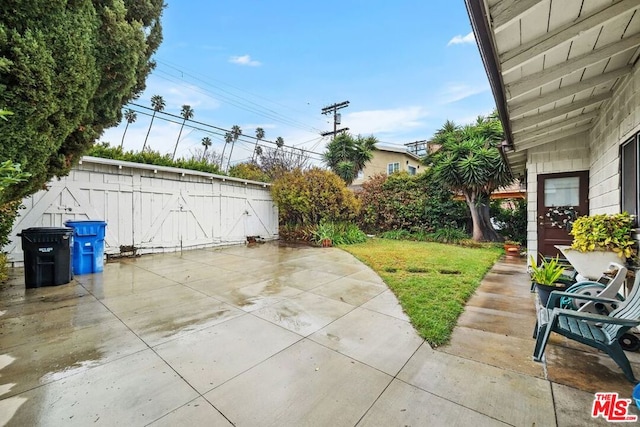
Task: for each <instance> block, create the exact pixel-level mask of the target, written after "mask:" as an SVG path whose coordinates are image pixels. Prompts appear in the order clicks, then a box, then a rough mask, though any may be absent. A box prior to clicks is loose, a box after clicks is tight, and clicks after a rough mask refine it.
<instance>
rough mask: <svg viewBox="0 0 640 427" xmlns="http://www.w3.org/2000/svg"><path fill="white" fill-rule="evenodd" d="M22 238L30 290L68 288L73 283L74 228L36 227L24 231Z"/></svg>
mask: <svg viewBox="0 0 640 427" xmlns="http://www.w3.org/2000/svg"><path fill="white" fill-rule="evenodd" d="M19 236H20V237H22V251H23V252H24V282H25V286H26V287H27V288H39V287H41V286H56V285H64V284H65V283H69V282H70V281H71V279H73V272H72V270H71V248H72V247H73V243H72V241H73V229H72V228H67V227H32V228H27V229H26V230H22V232H21V233H20V234H19Z"/></svg>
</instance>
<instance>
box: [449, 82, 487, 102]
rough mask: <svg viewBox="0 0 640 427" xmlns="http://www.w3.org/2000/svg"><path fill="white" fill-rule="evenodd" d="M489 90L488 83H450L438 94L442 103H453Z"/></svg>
mask: <svg viewBox="0 0 640 427" xmlns="http://www.w3.org/2000/svg"><path fill="white" fill-rule="evenodd" d="M487 90H489V87H488V86H487V84H486V83H483V84H481V85H469V84H466V83H450V84H448V85H447V86H446V87H445V88H444V90H442V91H441V92H440V94H439V95H438V98H439V101H440V103H441V104H451V103H453V102H458V101H460V100H463V99H465V98H468V97H470V96H473V95H477V94H479V93H482V92H485V91H487Z"/></svg>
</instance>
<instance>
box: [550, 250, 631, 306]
mask: <svg viewBox="0 0 640 427" xmlns="http://www.w3.org/2000/svg"><path fill="white" fill-rule="evenodd" d="M613 271H615V272H616V273H615V276H613V277H611V276H609V275H607V273H609V272H613ZM626 278H627V267H625V266H623V265H620V264H618V263H617V262H612V263H609V271H608V272H605V273H604V274H603V275H602V276H601V277H600V279H598V281H597V282H594V281H591V280H585V281H581V282H577V283H576V284H574V285H572V286H571V287H570V288H569V289H567V290H566V292H569V293H574V294H578V295H588V296H598V297H600V298H612V299H617V300H618V302H616V303H613V304H603V303H600V302H597V301H588V300H585V299H581V298H574V297H570V298H568V297H563V298H561V300H560V305H558V304H557V303H556V302H555V299H554V301H553V303H552V301H549V303H547V308H549V307H550V308H555V307H561V308H570V309H572V310H578V311H583V312H587V313H597V314H609V313H610V312H611V311H613V310H615V309H616V308H618V306H619V301H622V300H623V299H624V298H623V297H622V295H620V294H619V292H618V291H619V290H620V289H621V288H622V285H623V284H624V281H625V279H626ZM556 298H558V297H557V296H556Z"/></svg>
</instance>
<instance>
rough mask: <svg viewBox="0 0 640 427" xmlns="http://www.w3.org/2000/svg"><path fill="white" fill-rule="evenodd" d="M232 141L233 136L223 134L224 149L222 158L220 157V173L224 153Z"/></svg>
mask: <svg viewBox="0 0 640 427" xmlns="http://www.w3.org/2000/svg"><path fill="white" fill-rule="evenodd" d="M231 141H233V135H231V132H227V133H225V134H224V147H222V156H221V157H220V171H222V164H223V163H224V151H225V150H226V149H227V144H228V143H230V142H231Z"/></svg>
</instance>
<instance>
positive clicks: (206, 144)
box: [200, 136, 212, 161]
mask: <svg viewBox="0 0 640 427" xmlns="http://www.w3.org/2000/svg"><path fill="white" fill-rule="evenodd" d="M211 144H212V142H211V138H209V137H208V136H205V137H204V138H202V146H203V147H204V151H203V152H202V158H200V161H202V160H204V159H205V157H206V155H207V148H209V147H211Z"/></svg>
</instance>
